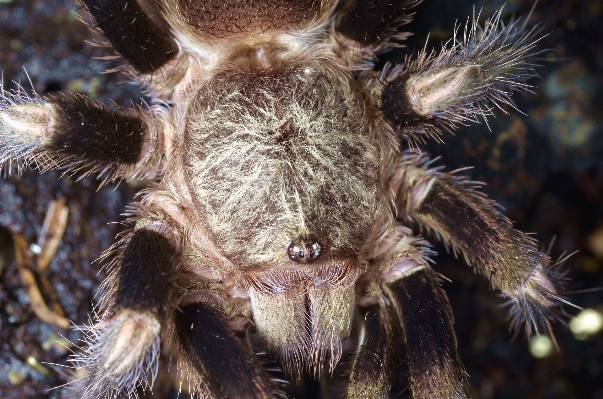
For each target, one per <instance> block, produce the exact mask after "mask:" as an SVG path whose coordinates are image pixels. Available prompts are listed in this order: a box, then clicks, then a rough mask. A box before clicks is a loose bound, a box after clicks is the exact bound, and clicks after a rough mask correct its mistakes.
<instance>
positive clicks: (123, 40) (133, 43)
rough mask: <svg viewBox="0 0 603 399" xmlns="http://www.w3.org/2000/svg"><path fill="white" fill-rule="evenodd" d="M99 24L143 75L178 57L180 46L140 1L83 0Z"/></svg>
mask: <svg viewBox="0 0 603 399" xmlns="http://www.w3.org/2000/svg"><path fill="white" fill-rule="evenodd" d="M81 2H82V3H83V4H84V7H85V8H86V10H87V11H88V13H89V14H90V16H91V19H92V21H93V23H94V24H95V27H96V28H98V29H99V30H100V31H101V32H102V34H103V35H104V36H105V37H106V38H107V40H108V41H109V43H110V44H111V46H113V48H114V49H115V51H117V53H119V54H120V55H121V56H122V57H123V58H124V59H125V60H126V61H128V62H129V63H130V64H131V65H132V66H133V67H134V69H136V71H138V72H139V73H141V74H150V73H152V72H155V71H156V70H158V69H159V68H161V67H162V66H163V65H165V64H166V63H168V62H169V61H171V60H172V59H174V58H175V57H176V55H177V53H178V46H177V44H176V43H175V41H174V40H173V39H172V38H171V37H170V35H169V34H168V33H166V32H164V31H163V30H161V29H160V28H159V27H158V26H156V25H155V24H154V23H153V22H152V21H151V19H150V18H149V17H148V16H147V15H146V14H145V12H144V11H143V9H142V8H141V7H140V5H139V4H138V1H137V0H81Z"/></svg>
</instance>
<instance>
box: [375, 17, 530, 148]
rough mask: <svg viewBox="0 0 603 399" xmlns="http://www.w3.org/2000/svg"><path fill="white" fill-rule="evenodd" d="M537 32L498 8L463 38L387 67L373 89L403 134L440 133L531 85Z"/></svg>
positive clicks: (417, 136)
mask: <svg viewBox="0 0 603 399" xmlns="http://www.w3.org/2000/svg"><path fill="white" fill-rule="evenodd" d="M536 34H537V32H536V31H534V30H525V25H522V24H520V23H519V22H518V21H514V22H511V23H510V24H508V25H505V24H504V23H502V22H501V21H500V12H499V13H497V14H496V15H494V16H493V17H492V18H491V19H489V20H488V21H486V24H485V26H484V27H481V26H479V25H478V24H477V21H473V24H472V25H471V26H467V27H466V28H465V31H464V38H463V40H460V39H457V38H454V39H451V40H450V41H449V42H448V43H447V44H446V45H445V46H444V48H443V49H442V50H441V51H440V52H439V53H437V52H435V51H432V52H431V53H428V52H427V51H425V50H424V51H422V52H421V53H419V56H418V58H417V59H416V60H411V59H408V60H407V62H405V63H404V64H403V65H398V66H396V67H394V68H390V67H386V69H384V71H383V72H382V77H381V79H380V81H378V82H375V89H376V90H377V91H380V92H381V94H380V98H381V112H382V116H383V118H384V119H385V120H386V121H387V122H388V123H389V124H390V125H391V126H392V127H393V128H394V130H396V131H397V132H399V133H400V134H401V135H402V136H403V137H404V138H406V139H410V140H416V139H419V140H422V138H421V136H420V135H429V136H434V137H438V136H439V135H440V133H441V130H442V128H444V129H454V127H455V126H456V125H457V124H462V123H467V122H470V121H475V120H477V117H478V116H480V115H481V116H486V115H489V114H490V113H491V109H492V107H493V106H496V107H499V108H500V107H501V105H502V104H508V105H510V106H512V107H514V103H513V100H512V99H511V95H512V94H513V93H514V92H516V91H523V92H526V91H529V89H530V88H531V86H529V85H527V83H526V82H527V81H528V79H530V78H531V77H533V76H536V74H535V71H534V67H535V65H534V64H533V61H534V58H535V56H537V55H538V54H539V52H538V51H536V50H535V47H536V42H537V41H538V40H539V39H537V38H536Z"/></svg>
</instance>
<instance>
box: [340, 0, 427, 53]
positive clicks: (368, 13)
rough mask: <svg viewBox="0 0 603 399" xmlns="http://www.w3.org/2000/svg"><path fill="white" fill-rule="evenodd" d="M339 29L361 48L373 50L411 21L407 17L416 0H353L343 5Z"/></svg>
mask: <svg viewBox="0 0 603 399" xmlns="http://www.w3.org/2000/svg"><path fill="white" fill-rule="evenodd" d="M342 3H345V4H344V5H343V9H342V10H341V12H340V15H339V17H338V19H337V22H336V25H335V29H336V30H337V31H338V32H339V33H340V34H342V35H343V36H344V37H346V38H348V39H350V40H352V41H354V42H356V43H357V45H358V46H362V47H371V46H377V45H379V44H382V43H384V42H386V41H387V40H388V39H390V38H391V37H392V36H394V35H395V33H396V28H397V27H398V26H400V25H402V24H404V23H407V22H409V21H410V17H409V16H408V14H407V13H406V11H407V10H408V8H409V7H411V6H412V5H413V3H417V1H416V0H393V1H382V0H353V1H347V2H342Z"/></svg>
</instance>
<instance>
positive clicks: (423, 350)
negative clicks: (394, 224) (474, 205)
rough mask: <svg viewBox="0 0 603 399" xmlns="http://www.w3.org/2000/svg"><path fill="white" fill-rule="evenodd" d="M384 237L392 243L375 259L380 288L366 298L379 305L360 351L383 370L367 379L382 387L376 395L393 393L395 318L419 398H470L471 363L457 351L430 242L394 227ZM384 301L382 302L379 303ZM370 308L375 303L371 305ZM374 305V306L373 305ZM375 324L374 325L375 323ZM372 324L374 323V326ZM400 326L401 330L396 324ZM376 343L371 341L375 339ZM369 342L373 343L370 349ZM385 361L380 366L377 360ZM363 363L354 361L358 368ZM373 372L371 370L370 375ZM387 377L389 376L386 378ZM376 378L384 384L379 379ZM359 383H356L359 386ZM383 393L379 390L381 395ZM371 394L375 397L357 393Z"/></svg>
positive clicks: (413, 390)
mask: <svg viewBox="0 0 603 399" xmlns="http://www.w3.org/2000/svg"><path fill="white" fill-rule="evenodd" d="M392 233H393V234H392V235H391V236H389V237H388V238H387V239H386V240H385V241H384V242H388V244H387V245H386V246H383V247H382V249H381V250H380V252H381V253H379V254H376V255H375V256H374V257H373V258H372V259H370V260H369V267H370V269H371V270H372V274H373V275H375V276H377V278H376V279H375V281H374V282H373V284H374V285H375V286H376V288H374V289H371V290H368V291H367V292H369V294H371V293H372V295H365V296H364V297H361V301H360V302H357V303H360V304H361V303H362V300H366V299H369V298H371V297H372V298H375V299H377V304H376V305H372V306H373V307H376V306H379V308H376V309H375V310H374V311H377V309H378V313H375V314H374V315H372V316H371V315H369V314H368V313H367V314H366V316H365V318H366V327H365V336H364V337H363V339H362V341H363V342H362V343H361V346H360V349H359V350H358V353H357V356H359V357H360V356H364V357H366V358H367V359H366V360H365V363H367V362H368V364H371V363H372V364H373V369H372V370H371V368H367V369H368V370H369V371H372V372H373V373H374V372H376V371H377V370H378V371H379V372H380V373H381V374H382V375H381V376H379V377H380V378H377V379H375V376H373V377H372V378H374V380H373V381H362V384H363V385H364V386H365V387H366V389H371V386H370V384H374V388H377V387H379V388H380V390H379V391H375V394H376V395H374V396H370V397H380V398H387V397H389V396H388V395H387V392H388V391H387V390H386V389H385V388H387V387H389V384H390V382H391V377H389V376H390V375H391V368H392V367H391V364H392V363H391V362H392V359H391V354H392V353H393V352H394V351H395V347H394V345H393V344H392V342H391V340H390V338H389V337H390V336H391V335H390V334H391V332H390V330H394V329H392V327H390V323H393V322H395V323H400V324H399V325H401V327H402V330H403V332H404V336H405V339H406V361H407V368H408V374H409V388H410V392H411V394H412V397H413V398H414V399H427V398H430V399H432V398H434V399H451V398H453V399H461V398H468V397H469V393H468V392H469V391H468V387H469V385H468V381H467V377H466V373H465V368H464V366H463V364H462V362H461V360H460V357H459V355H458V353H457V344H456V336H455V334H454V330H453V328H452V325H453V322H454V320H453V317H452V310H451V308H450V304H449V303H448V299H447V297H446V294H445V292H444V290H443V289H442V288H441V287H440V284H439V279H438V275H437V273H436V272H434V271H433V270H432V269H431V268H430V267H429V265H428V262H429V258H428V256H429V255H430V253H431V251H430V250H429V249H428V248H427V247H426V244H427V243H426V242H425V241H423V240H422V239H419V238H416V237H413V236H412V235H410V232H409V231H408V230H405V229H397V230H394V231H392ZM380 302H381V303H383V304H380V305H379V303H380ZM384 304H387V306H388V308H390V309H393V311H394V314H395V316H394V317H392V318H391V321H390V318H389V315H388V314H386V313H385V310H384ZM369 309H370V308H369ZM367 310H368V309H367ZM369 323H370V324H369ZM371 324H372V325H371ZM395 330H397V329H395ZM373 340H374V341H375V342H371V341H373ZM364 347H367V348H369V347H373V348H374V349H373V350H372V351H365V350H364ZM379 362H382V364H383V366H381V369H378V368H376V369H375V367H376V365H377V364H378V363H379ZM357 364H362V363H360V362H358V361H357V360H355V361H354V366H353V373H354V372H355V369H356V368H357V366H356V365H357ZM368 376H369V375H368V374H366V377H368ZM386 376H387V377H388V379H387V380H384V378H385V377H386ZM374 381H377V382H378V383H377V384H375V383H374ZM355 385H360V384H359V383H358V382H356V383H355V382H352V384H351V386H350V388H351V389H354V388H355ZM377 393H378V394H377ZM352 397H369V396H352Z"/></svg>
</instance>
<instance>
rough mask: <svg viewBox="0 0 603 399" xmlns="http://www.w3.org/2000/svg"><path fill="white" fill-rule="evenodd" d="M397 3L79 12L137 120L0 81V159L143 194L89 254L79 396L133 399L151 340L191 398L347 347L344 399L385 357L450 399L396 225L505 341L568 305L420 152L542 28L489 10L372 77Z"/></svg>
mask: <svg viewBox="0 0 603 399" xmlns="http://www.w3.org/2000/svg"><path fill="white" fill-rule="evenodd" d="M415 4H416V1H411V0H394V1H389V2H382V1H379V0H365V1H360V0H355V1H354V0H245V1H241V0H224V1H214V0H212V1H210V0H158V1H148V0H138V1H137V0H82V7H84V8H85V9H86V10H87V11H88V13H89V14H90V18H91V20H92V21H93V23H94V27H95V28H96V29H98V30H99V31H100V32H101V33H102V34H103V35H104V37H105V38H106V39H107V42H108V44H109V45H110V46H111V47H112V48H113V49H114V50H115V51H116V52H117V53H118V54H119V55H120V56H121V57H122V59H123V60H124V61H125V62H126V63H127V66H126V67H124V69H125V71H126V72H127V73H129V74H130V75H131V76H132V77H133V78H134V79H135V80H136V81H137V82H139V83H140V84H141V85H143V86H144V87H145V88H146V90H147V91H148V93H149V94H150V95H151V96H152V97H153V98H154V100H153V103H152V106H151V107H148V108H143V107H134V108H132V109H122V108H117V109H114V108H109V107H107V106H105V105H103V104H100V103H97V102H95V101H92V100H90V99H89V98H86V97H84V96H81V95H62V96H47V97H40V96H37V95H35V94H34V95H29V96H28V95H26V94H24V93H23V92H22V91H18V92H9V91H4V90H3V91H2V93H1V96H0V162H2V163H5V162H9V163H10V162H14V163H16V164H17V165H19V167H20V166H22V165H32V164H33V165H37V166H38V167H40V168H41V169H42V170H48V169H53V168H65V169H66V170H67V171H68V172H69V173H77V172H81V173H83V174H89V173H96V172H99V173H100V174H101V175H104V176H105V181H109V180H114V179H121V178H151V179H154V180H155V183H154V184H153V185H152V186H151V187H150V188H147V189H145V190H143V191H142V192H141V194H140V198H141V200H140V202H138V203H135V204H133V205H132V206H131V208H130V209H129V210H128V213H129V216H130V220H129V226H130V227H129V230H127V231H126V232H125V233H124V234H122V235H121V236H120V237H119V239H118V241H117V243H116V244H115V245H114V246H113V247H111V248H110V249H108V250H107V251H106V253H105V255H104V258H105V259H107V260H108V264H109V266H108V267H109V275H108V277H107V279H106V281H105V283H104V286H103V296H102V300H101V304H100V310H99V314H98V319H97V320H96V321H95V323H94V324H93V325H91V326H89V329H88V330H87V331H86V339H87V341H88V346H87V347H85V348H83V352H82V354H81V355H80V356H79V357H78V358H77V359H76V360H75V362H76V364H77V366H78V368H80V370H81V374H83V375H85V377H84V378H83V381H82V383H83V385H84V386H83V388H82V389H83V396H84V397H86V398H98V397H117V396H124V397H134V396H136V392H137V389H138V388H139V387H141V386H142V387H150V386H152V384H153V379H154V377H155V375H156V373H157V368H158V362H159V354H160V352H161V351H162V350H164V351H169V353H171V354H173V356H174V358H175V359H177V363H178V370H179V372H180V378H181V379H182V380H183V381H188V384H189V385H190V391H191V392H192V393H193V395H194V396H196V397H209V398H215V399H219V398H250V399H251V398H272V397H275V396H279V395H283V390H282V387H281V386H280V385H279V384H278V380H277V379H276V378H274V377H273V376H272V374H271V371H270V370H269V369H268V368H267V367H265V365H264V363H263V360H262V358H261V357H260V356H258V354H257V353H256V348H257V347H258V346H263V347H266V348H267V349H268V351H269V352H270V353H272V354H274V355H276V357H277V358H278V361H279V363H280V366H281V367H282V369H283V370H284V372H285V374H286V375H287V376H288V377H289V378H290V379H292V380H295V379H298V378H300V377H301V375H302V374H303V373H304V372H306V371H311V372H312V373H314V374H315V375H321V374H322V375H325V374H329V373H331V374H332V373H333V371H334V369H335V367H336V366H337V365H338V363H339V361H340V359H341V358H342V355H343V354H344V352H346V351H347V352H350V351H351V352H352V354H351V362H350V363H351V364H350V370H349V375H348V378H347V384H346V386H345V387H344V390H345V391H346V395H347V397H348V398H388V397H389V395H390V389H391V385H392V380H393V374H394V368H395V366H396V364H397V363H399V362H400V361H405V362H406V365H407V368H408V375H409V378H408V379H409V381H408V384H409V390H410V392H411V394H412V396H413V398H416V399H421V398H465V397H469V389H468V382H467V378H466V373H465V370H464V368H463V365H462V362H461V360H460V358H459V355H458V353H457V349H456V338H455V335H454V331H453V328H452V324H453V318H452V311H451V309H450V305H449V304H448V300H447V298H446V294H445V292H444V291H443V289H442V288H441V286H440V278H439V276H438V274H437V273H435V272H434V271H433V270H432V269H431V267H430V262H431V256H432V251H431V250H430V249H429V248H430V247H429V244H428V242H427V241H425V240H424V239H423V238H421V237H419V236H418V235H415V234H414V233H413V230H411V227H414V228H415V229H416V230H417V231H419V232H424V233H426V234H429V235H432V236H434V237H435V238H438V239H440V240H442V241H443V242H444V243H445V244H446V245H447V246H448V247H449V248H450V249H451V250H452V251H453V252H454V253H455V254H459V255H462V256H463V257H464V258H465V259H466V261H467V263H468V264H470V265H471V266H473V267H474V268H475V269H476V270H477V271H478V272H480V273H482V274H484V275H485V276H486V277H487V278H488V279H489V280H490V282H491V284H492V285H493V286H494V287H496V288H498V289H499V290H501V291H502V293H503V294H504V295H505V296H506V297H507V298H508V302H509V304H510V306H511V314H512V317H513V321H512V325H513V327H515V328H520V327H521V326H525V328H526V330H527V332H528V333H531V332H532V331H543V329H544V330H546V329H550V320H552V319H554V318H556V317H557V311H558V309H559V307H560V305H561V304H562V302H563V300H562V299H561V298H559V297H558V296H557V294H556V291H557V286H558V276H557V275H556V274H555V273H554V272H553V271H552V270H551V268H550V259H549V257H548V256H547V255H545V254H543V253H541V252H540V251H539V250H538V249H537V244H536V242H535V240H534V239H532V238H530V237H529V236H528V235H526V234H525V233H522V232H519V231H517V230H515V229H514V228H513V226H512V224H511V222H510V221H509V220H508V219H507V218H506V217H505V216H504V215H502V214H501V213H500V212H499V211H498V210H496V208H495V203H494V202H493V201H491V200H489V199H487V198H486V197H485V196H484V195H483V194H481V193H480V192H479V191H478V189H477V187H476V186H477V185H476V183H474V182H471V181H468V180H466V179H465V178H463V177H461V176H458V175H456V174H454V173H447V172H444V171H443V170H442V168H437V167H436V168H433V167H431V166H430V165H431V161H430V160H429V159H428V157H427V156H426V155H424V154H421V153H420V152H419V151H417V150H416V148H415V147H416V145H417V144H418V143H420V142H421V141H423V140H425V139H428V138H435V139H439V138H440V135H441V134H442V132H443V131H444V130H451V129H454V128H455V126H457V125H458V124H464V123H467V122H470V121H475V120H476V119H477V117H478V116H487V115H488V114H490V113H491V110H492V108H493V106H499V105H500V104H503V103H505V104H509V105H513V101H512V99H511V95H512V94H513V93H514V92H517V91H526V90H528V89H529V87H530V86H528V85H527V83H526V82H527V80H528V79H529V78H531V77H532V76H534V70H533V64H532V60H533V58H534V56H535V55H536V54H537V50H535V46H536V41H537V32H536V31H535V30H529V29H526V26H525V23H520V22H519V21H518V20H517V21H512V22H511V23H509V24H507V25H505V24H504V23H503V22H502V21H501V20H500V13H498V14H496V15H495V16H493V17H492V18H490V19H488V20H486V22H485V24H484V25H483V26H480V25H479V24H478V23H477V22H476V21H474V22H473V23H471V24H469V25H467V27H466V28H465V30H464V32H463V35H462V37H463V39H462V40H457V39H456V38H455V39H452V40H451V41H450V42H448V43H447V44H446V45H445V46H444V47H443V49H442V50H441V51H439V52H435V51H432V52H428V51H426V50H424V51H422V52H420V53H419V54H418V55H417V56H415V57H409V58H408V59H407V60H406V61H405V62H403V63H402V64H400V65H386V66H385V67H384V68H383V69H382V70H381V71H375V70H374V59H375V56H376V55H378V54H380V53H382V52H384V51H387V50H388V49H389V48H391V47H393V46H399V45H400V44H399V43H400V41H401V40H402V39H404V37H405V36H406V35H405V34H403V33H399V32H398V28H399V27H400V26H401V25H404V24H405V23H407V22H409V21H410V18H411V15H410V14H409V13H410V12H411V8H412V7H413V6H414V5H415ZM404 142H407V143H409V147H411V148H415V149H410V150H401V148H402V143H404ZM9 167H10V166H9ZM404 345H405V350H404V351H401V347H402V346H404ZM350 346H352V347H353V349H351V350H350V349H349V347H350ZM401 353H404V355H403V358H402V359H401V358H400V357H402V356H401V355H400V354H401ZM327 379H328V378H327Z"/></svg>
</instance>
